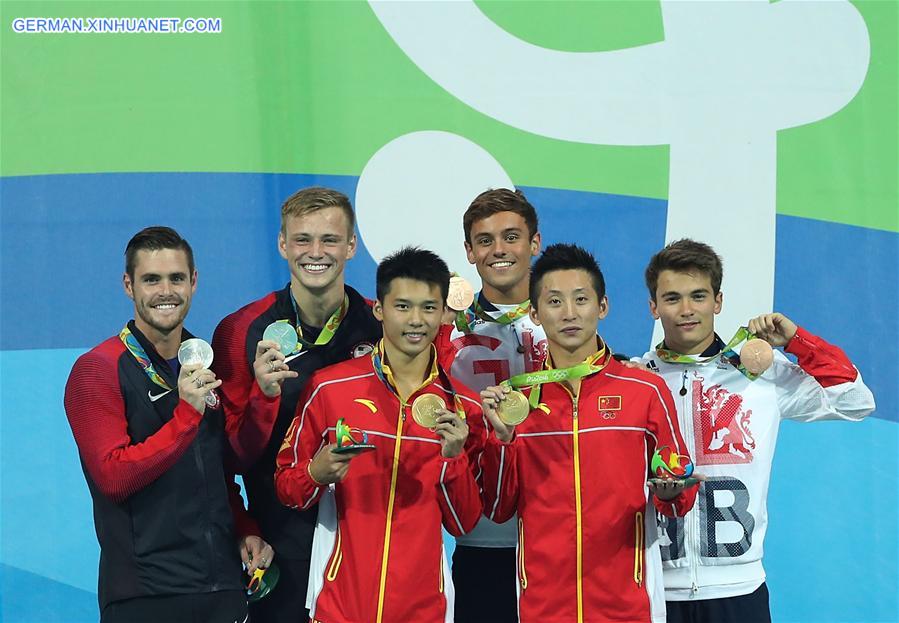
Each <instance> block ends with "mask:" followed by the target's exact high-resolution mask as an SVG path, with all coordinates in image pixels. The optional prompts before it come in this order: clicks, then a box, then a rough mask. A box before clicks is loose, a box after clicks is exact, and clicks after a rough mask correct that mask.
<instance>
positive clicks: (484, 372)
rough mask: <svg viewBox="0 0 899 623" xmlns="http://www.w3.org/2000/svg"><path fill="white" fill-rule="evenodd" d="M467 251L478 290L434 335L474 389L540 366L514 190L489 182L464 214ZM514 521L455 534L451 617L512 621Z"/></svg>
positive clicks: (539, 331) (528, 236)
mask: <svg viewBox="0 0 899 623" xmlns="http://www.w3.org/2000/svg"><path fill="white" fill-rule="evenodd" d="M462 226H463V231H464V234H465V240H464V244H465V251H466V254H467V256H468V261H469V262H470V263H471V264H473V265H474V266H475V268H477V271H478V275H479V276H480V278H481V291H480V292H478V293H477V295H476V297H475V299H474V301H473V302H472V304H471V305H470V306H469V308H468V309H467V310H465V311H464V312H462V313H459V314H457V316H456V318H455V319H454V320H455V322H454V324H453V325H446V326H445V327H444V328H443V329H442V330H441V334H440V337H439V338H438V341H437V344H438V350H439V352H440V357H441V363H442V364H443V365H444V366H446V368H447V369H448V370H449V371H450V373H451V374H452V375H453V376H454V377H457V378H459V379H460V380H461V381H462V382H463V383H465V384H466V385H468V386H469V387H471V388H472V389H474V390H475V391H480V390H482V389H484V388H485V387H488V386H490V385H496V384H498V383H500V382H501V381H504V380H505V379H507V378H509V377H510V376H514V375H516V374H521V373H524V372H531V371H533V370H538V369H540V366H541V365H542V362H543V357H544V355H545V353H546V336H545V335H544V333H543V328H542V327H540V326H539V325H536V324H534V322H533V321H532V320H531V318H530V316H529V315H528V312H529V311H530V308H531V307H530V301H529V300H528V282H529V276H530V270H531V258H532V257H534V256H536V255H537V254H538V253H539V252H540V232H539V231H538V230H537V212H536V210H534V206H532V205H531V204H530V202H529V201H528V200H527V197H525V196H524V193H522V192H521V191H520V190H510V189H507V188H495V189H491V190H487V191H485V192H483V193H481V194H480V195H478V196H477V197H475V198H474V200H473V201H472V202H471V204H470V205H469V206H468V209H467V210H466V211H465V214H464V216H463V217H462ZM515 524H516V522H515V521H514V520H511V519H510V520H509V521H506V522H505V523H504V524H502V525H499V524H496V523H494V522H492V521H490V520H489V519H487V518H482V519H481V521H480V523H478V525H477V527H475V529H474V530H472V531H471V532H470V533H469V534H466V535H464V536H461V537H459V538H458V539H457V540H456V548H455V550H454V552H453V582H454V583H455V588H456V609H455V615H456V623H477V622H480V621H485V622H488V623H515V622H516V621H517V620H518V608H517V606H516V597H515V542H516V539H517V529H516V525H515Z"/></svg>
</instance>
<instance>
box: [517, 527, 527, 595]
mask: <svg viewBox="0 0 899 623" xmlns="http://www.w3.org/2000/svg"><path fill="white" fill-rule="evenodd" d="M518 582H519V583H520V584H521V590H525V589H527V587H528V574H527V570H526V569H525V566H524V522H523V521H522V520H521V517H519V518H518Z"/></svg>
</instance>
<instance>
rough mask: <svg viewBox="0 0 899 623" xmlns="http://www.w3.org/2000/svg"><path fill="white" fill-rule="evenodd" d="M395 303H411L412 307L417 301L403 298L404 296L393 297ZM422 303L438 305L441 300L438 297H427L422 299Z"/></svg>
mask: <svg viewBox="0 0 899 623" xmlns="http://www.w3.org/2000/svg"><path fill="white" fill-rule="evenodd" d="M393 304H394V305H397V304H402V305H409V306H410V307H411V306H413V305H415V303H413V302H412V301H410V300H409V299H403V298H395V299H393ZM420 304H421V305H438V304H440V301H439V300H438V299H425V300H424V301H421V303H420Z"/></svg>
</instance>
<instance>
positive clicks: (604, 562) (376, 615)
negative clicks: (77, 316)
mask: <svg viewBox="0 0 899 623" xmlns="http://www.w3.org/2000/svg"><path fill="white" fill-rule="evenodd" d="M462 225H463V230H464V245H465V251H466V253H467V257H468V261H469V262H470V263H471V264H473V265H474V266H475V268H476V269H477V272H478V275H479V276H480V280H481V283H480V290H479V291H478V292H477V293H476V294H475V295H474V296H473V298H472V299H471V302H470V304H467V303H468V301H465V303H466V304H467V306H465V305H463V309H461V310H457V311H453V310H452V309H450V308H448V307H447V299H448V297H450V298H451V299H453V300H457V299H458V298H459V296H460V291H459V289H458V288H459V287H460V283H461V282H459V280H458V279H457V278H453V277H452V275H451V273H450V270H449V268H448V267H447V265H446V263H445V262H444V261H443V260H442V259H440V258H439V257H438V256H437V255H435V254H434V253H432V252H430V251H427V250H424V249H421V248H408V247H407V248H403V249H400V250H398V251H396V252H395V253H394V254H392V255H390V256H388V257H386V258H385V259H384V260H383V261H382V262H380V264H379V265H378V268H377V278H376V293H377V296H376V300H374V301H370V300H367V299H366V298H364V297H363V296H362V295H360V294H359V292H357V291H356V290H355V289H353V288H352V287H350V286H349V285H347V284H346V283H345V280H344V267H345V264H346V262H347V261H349V260H350V259H351V258H352V257H353V256H354V254H355V252H356V250H357V244H358V243H357V238H356V235H355V233H354V232H355V218H354V213H353V209H352V206H351V205H350V201H349V200H348V198H347V197H346V196H344V195H343V194H341V193H339V192H337V191H334V190H330V189H325V188H321V187H312V188H306V189H302V190H300V191H298V192H296V193H295V194H294V195H292V196H291V197H290V198H288V199H287V201H286V202H285V203H284V205H283V206H282V209H281V229H280V232H279V234H278V250H279V252H280V254H281V256H282V257H283V258H284V259H285V260H286V262H287V266H288V268H289V271H290V283H289V284H287V285H286V286H285V287H284V288H283V289H281V290H278V291H276V292H272V293H270V294H268V295H266V296H265V297H263V298H261V299H259V300H257V301H254V302H251V303H249V304H248V305H246V306H244V307H242V308H241V309H239V310H237V311H235V312H234V313H232V314H230V315H229V316H227V317H226V318H225V319H223V320H222V321H221V322H220V323H219V325H218V327H217V328H216V330H215V333H214V335H213V339H212V351H213V353H214V360H213V362H212V364H211V365H209V364H208V362H202V363H179V357H178V352H179V348H180V347H181V345H182V343H183V342H185V340H188V339H191V338H192V337H193V336H192V335H190V334H189V333H188V332H187V330H186V329H185V328H184V321H185V317H186V316H187V313H188V310H189V308H190V303H191V299H192V296H193V295H194V293H195V292H196V288H197V270H196V267H195V265H194V258H193V253H192V251H191V248H190V246H189V244H188V243H187V242H186V241H185V240H184V239H183V238H181V236H180V235H179V234H177V233H176V232H175V231H174V230H172V229H170V228H167V227H150V228H147V229H144V230H142V231H141V232H139V233H137V234H136V235H135V236H134V237H133V238H132V239H131V241H130V242H129V243H128V245H127V248H126V252H125V273H124V277H123V281H124V288H125V292H126V294H127V295H128V296H129V297H130V298H131V299H132V300H133V302H134V311H135V315H134V319H133V320H131V321H129V322H128V323H127V324H126V325H125V326H124V328H123V329H122V330H121V331H120V332H119V333H118V334H117V335H115V336H113V337H111V338H109V339H107V340H106V341H104V342H102V343H101V344H100V345H98V346H96V347H95V348H93V349H92V350H90V351H89V352H87V353H85V354H84V355H82V356H81V357H80V358H79V359H78V361H77V362H76V364H75V366H74V368H73V370H72V372H71V375H70V377H69V380H68V383H67V386H66V392H65V407H66V413H67V416H68V419H69V423H70V425H71V428H72V432H73V434H74V437H75V441H76V443H77V445H78V449H79V453H80V457H81V461H82V465H83V468H84V474H85V478H86V480H87V483H88V486H89V489H90V492H91V496H92V498H93V507H94V521H95V526H96V532H97V538H98V540H99V542H100V549H101V554H100V571H99V591H98V592H99V602H100V611H101V621H103V622H104V623H117V622H128V623H134V622H142V621H146V622H158V621H185V622H187V621H190V622H206V621H208V622H210V623H213V622H215V623H218V622H221V623H231V622H232V621H233V622H236V623H240V622H242V621H247V620H252V621H253V622H254V623H281V622H288V621H289V622H291V623H300V622H306V621H310V620H311V621H313V622H315V623H371V622H377V623H397V622H418V621H421V622H438V621H457V622H459V623H471V622H487V623H505V622H507V621H508V622H511V621H523V622H540V623H552V622H566V623H568V622H578V623H581V622H600V621H602V622H605V621H616V622H650V621H651V622H653V623H661V622H663V621H666V620H667V621H672V622H681V621H683V622H694V623H712V622H714V623H720V622H726V623H729V622H734V623H737V622H747V623H748V622H756V621H770V611H769V605H768V592H767V587H766V585H765V572H764V570H763V567H762V560H761V559H762V549H763V540H764V536H765V531H766V528H767V517H768V513H767V508H766V497H767V490H768V482H769V477H770V472H771V464H772V459H773V455H774V447H775V442H776V438H777V431H778V425H779V422H780V420H781V419H782V418H789V419H793V420H800V421H813V420H821V419H842V420H851V421H855V420H860V419H861V418H863V417H865V416H866V415H867V414H869V413H870V412H871V411H872V410H873V409H874V399H873V396H872V395H871V392H870V391H869V390H868V388H867V387H866V386H865V385H864V383H863V381H862V378H861V375H860V374H859V372H858V370H857V369H856V368H855V367H854V366H853V364H852V362H851V361H850V360H849V359H848V357H847V356H846V355H845V354H844V353H843V351H842V350H840V349H839V348H837V347H836V346H833V345H831V344H829V343H827V342H825V341H824V340H822V339H821V338H819V337H817V336H815V335H813V334H811V333H809V332H808V331H807V330H805V329H803V328H802V327H799V326H797V325H796V324H795V323H794V322H793V321H792V320H790V319H789V318H787V317H785V316H784V315H782V314H780V313H764V314H762V315H758V316H755V317H752V316H751V315H750V313H749V312H752V313H757V311H758V310H747V312H748V313H747V316H746V320H747V322H746V327H745V329H742V330H741V331H740V332H739V333H738V334H737V335H736V336H734V338H733V339H730V338H731V336H729V335H724V336H719V335H718V334H717V333H716V332H715V327H714V320H715V315H716V314H717V313H718V312H720V310H721V305H722V302H723V300H722V299H723V295H722V292H721V280H722V263H721V259H720V257H719V256H718V255H717V254H716V253H715V251H714V250H713V249H712V248H710V247H709V246H708V245H706V244H703V243H701V242H697V241H693V240H679V241H676V242H672V243H671V244H669V245H667V246H666V247H665V248H663V249H662V250H660V251H659V252H658V253H656V254H655V255H654V256H653V257H652V258H651V259H650V261H649V264H648V266H647V268H646V286H647V288H648V295H649V311H650V312H651V314H652V315H653V317H655V318H657V319H659V320H660V321H661V325H662V328H663V330H664V340H663V341H662V342H661V343H660V344H659V345H658V346H656V348H655V349H653V350H651V351H650V352H648V353H646V354H645V355H644V356H643V357H642V360H641V359H638V358H633V360H628V358H627V357H624V356H623V355H622V354H621V353H614V352H613V351H612V348H611V346H610V345H609V344H607V343H606V342H605V340H603V338H602V337H601V335H600V334H598V333H597V326H598V325H601V321H602V320H603V319H604V318H605V317H606V316H607V314H609V313H610V307H609V300H608V297H607V296H606V288H605V280H604V277H603V274H602V271H601V270H600V267H599V265H598V264H597V262H596V260H595V259H594V258H593V256H592V255H591V254H590V253H589V252H587V251H586V250H584V249H582V248H580V247H577V246H575V245H569V244H554V245H552V246H549V247H548V248H546V249H545V250H542V252H541V238H540V232H539V229H538V220H537V214H536V211H535V210H534V208H533V207H532V206H531V204H530V203H529V202H528V200H527V199H526V197H525V196H524V194H522V193H521V191H518V190H508V189H494V190H488V191H486V192H484V193H482V194H480V195H479V196H478V197H476V198H475V199H474V200H473V201H472V203H471V205H470V206H469V207H468V209H467V210H466V212H465V215H464V217H463V223H462ZM535 257H536V258H537V259H536V261H533V263H532V258H535ZM451 279H452V281H453V283H454V288H456V290H455V291H454V292H452V293H451V292H450V283H451ZM464 285H465V284H464V283H463V284H462V286H461V294H462V298H463V299H464V298H465V297H464V294H465V291H464V290H465V288H464ZM277 323H286V324H287V325H290V327H292V329H293V330H294V331H295V334H296V340H295V343H296V345H295V346H293V345H292V344H289V345H288V347H287V348H285V343H284V342H279V341H277V340H273V339H265V338H264V337H263V334H266V335H268V336H270V335H272V334H270V333H267V332H266V330H267V329H269V328H270V327H271V326H272V325H273V324H274V325H275V326H280V325H278V324H277ZM600 333H601V332H600ZM752 336H757V337H758V338H761V339H763V340H765V341H766V342H768V343H769V344H770V345H771V346H774V347H782V348H783V350H784V351H786V352H787V353H789V354H791V355H793V356H794V358H795V360H796V363H794V362H793V361H792V360H791V359H788V358H787V357H786V356H785V355H784V354H783V353H781V352H780V351H778V350H775V351H774V353H773V361H772V362H771V363H770V366H769V367H768V368H767V370H765V371H764V372H762V373H760V374H755V373H753V372H750V371H749V370H748V369H747V366H744V365H742V364H741V361H740V350H741V347H742V346H743V345H744V344H745V343H746V338H748V337H752ZM722 338H723V339H722ZM285 350H289V351H290V352H284V351H285ZM510 414H512V415H510ZM662 451H664V452H666V453H667V454H668V455H670V456H674V457H675V459H676V460H677V461H679V462H680V463H681V464H692V465H695V467H696V474H695V476H696V479H698V480H699V482H698V483H697V482H696V481H695V480H688V479H682V478H672V479H667V480H657V479H654V478H650V476H652V475H653V472H652V470H651V464H652V461H653V459H654V457H655V456H657V453H658V452H662ZM236 474H240V475H242V477H243V483H244V485H245V488H246V496H247V499H248V500H249V505H248V509H245V508H244V505H243V499H242V497H241V496H240V489H239V487H238V485H237V484H236V482H235V475H236ZM444 532H448V533H449V534H451V535H453V536H454V537H455V549H454V550H453V555H452V564H450V562H449V561H448V560H447V558H446V551H447V550H446V548H445V543H444V540H445V538H444ZM275 558H276V560H277V562H274V560H275ZM274 568H277V571H278V578H277V583H275V584H274V586H271V585H269V586H267V587H266V592H267V594H266V595H265V596H264V597H263V598H261V599H258V600H252V599H251V603H250V604H249V605H248V603H247V583H248V580H249V578H256V579H257V580H258V579H259V578H260V577H261V578H262V580H263V581H265V578H266V575H267V574H268V573H269V572H270V571H272V570H273V569H274ZM269 579H270V580H271V579H272V578H271V577H270V578H269ZM253 588H257V587H256V586H255V585H254V586H253ZM269 591H270V592H269Z"/></svg>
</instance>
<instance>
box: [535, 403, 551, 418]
mask: <svg viewBox="0 0 899 623" xmlns="http://www.w3.org/2000/svg"><path fill="white" fill-rule="evenodd" d="M537 408H538V409H540V410H541V411H543V412H544V413H545V414H546V415H549V407H547V406H546V403H545V402H541V403H540V404H538V405H537Z"/></svg>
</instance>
